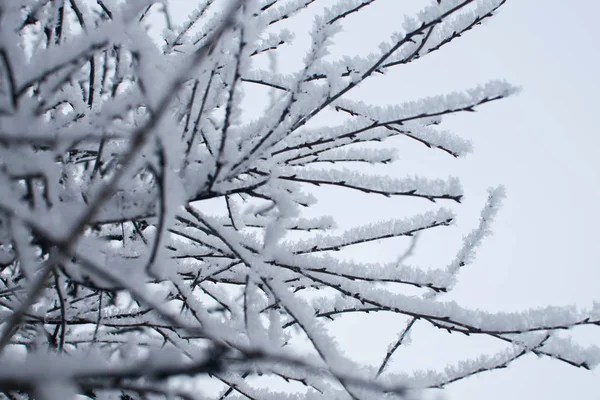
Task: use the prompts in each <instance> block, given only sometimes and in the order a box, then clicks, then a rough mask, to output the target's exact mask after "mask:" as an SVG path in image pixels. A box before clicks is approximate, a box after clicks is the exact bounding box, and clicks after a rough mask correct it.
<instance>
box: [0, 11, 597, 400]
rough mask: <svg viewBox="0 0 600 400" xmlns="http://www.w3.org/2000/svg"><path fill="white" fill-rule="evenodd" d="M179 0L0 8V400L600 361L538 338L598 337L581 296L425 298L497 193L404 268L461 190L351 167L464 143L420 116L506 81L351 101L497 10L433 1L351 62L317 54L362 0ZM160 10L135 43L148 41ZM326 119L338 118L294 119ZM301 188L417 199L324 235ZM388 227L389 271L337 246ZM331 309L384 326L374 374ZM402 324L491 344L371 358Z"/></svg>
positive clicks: (400, 392)
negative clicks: (402, 149)
mask: <svg viewBox="0 0 600 400" xmlns="http://www.w3.org/2000/svg"><path fill="white" fill-rule="evenodd" d="M195 1H196V2H197V3H198V4H197V8H195V10H194V11H193V12H192V13H191V14H190V15H189V18H188V19H187V20H186V21H185V22H183V23H182V24H176V23H174V21H171V18H169V4H168V2H167V1H162V2H153V1H151V0H135V1H117V0H10V1H8V0H7V1H3V2H1V3H0V329H1V330H0V392H1V393H2V398H6V399H25V398H37V399H67V398H72V397H73V396H74V395H75V394H79V395H80V396H83V397H85V398H94V399H113V398H120V399H138V398H184V399H245V398H248V399H259V400H267V399H288V398H289V399H296V398H303V399H304V398H306V399H361V400H364V399H382V398H390V399H392V398H405V397H406V396H412V395H413V394H415V393H419V389H424V388H439V387H444V386H446V385H448V384H450V383H452V382H455V381H458V380H461V379H463V378H467V377H470V376H472V375H475V374H479V373H482V372H485V371H491V370H495V369H499V368H504V367H506V366H507V365H508V364H510V363H511V362H512V361H514V360H516V359H518V358H520V357H522V356H524V355H527V354H535V355H537V356H541V357H549V358H554V359H556V360H557V361H556V362H562V363H567V364H570V365H572V366H574V367H583V368H588V369H589V368H592V367H593V366H595V365H596V364H597V363H598V362H599V361H600V351H599V350H598V349H597V348H595V347H592V348H587V347H582V346H580V345H578V344H576V343H575V342H574V341H572V340H570V339H569V338H568V336H565V335H564V334H560V335H559V331H560V332H564V330H565V329H568V328H570V327H574V326H581V325H600V303H599V304H598V305H596V306H594V307H593V308H592V309H589V310H578V309H574V308H565V307H547V308H542V309H533V310H529V311H526V312H515V313H496V314H494V313H487V312H484V311H481V310H478V309H477V308H476V307H473V308H465V307H462V306H459V305H458V304H456V303H453V302H449V301H447V300H444V296H443V293H444V292H448V291H450V290H452V288H453V286H454V284H455V282H456V279H457V274H458V272H459V271H460V270H461V268H463V267H466V266H468V265H469V264H471V263H473V261H474V253H475V250H476V248H477V247H478V245H479V244H480V243H481V242H482V240H483V239H484V238H485V237H486V236H488V235H489V234H490V223H491V222H492V220H493V218H494V216H495V214H496V212H497V210H498V207H499V204H500V201H501V200H502V198H503V196H504V193H503V189H502V188H495V189H491V190H490V191H489V199H488V201H487V204H485V206H484V207H483V210H482V211H481V218H480V223H479V225H478V226H475V227H474V229H473V230H472V232H471V233H470V234H469V235H467V236H466V237H464V240H463V246H462V247H461V248H457V249H456V256H455V258H454V259H452V260H448V262H447V263H446V265H445V266H443V265H442V266H440V267H439V268H438V269H435V270H426V269H422V268H419V267H417V266H412V265H411V263H410V256H411V254H412V252H413V251H419V250H420V249H419V246H418V243H416V242H415V241H414V240H413V239H411V238H414V237H416V235H417V234H420V235H435V232H438V230H440V229H444V228H443V227H445V226H448V225H450V224H453V223H454V221H455V216H454V214H453V213H452V211H451V210H449V209H448V208H447V204H449V203H460V201H461V198H462V197H463V192H462V189H461V186H460V183H459V181H458V180H457V179H455V178H451V179H427V178H424V177H419V176H405V177H403V178H397V177H396V178H392V177H390V176H388V175H384V174H379V173H376V174H375V173H370V172H365V171H366V170H365V169H364V168H363V167H362V166H364V165H370V164H388V163H390V162H391V161H393V159H394V157H395V153H394V151H392V150H393V146H387V145H385V146H384V145H382V142H383V141H385V140H386V139H388V138H392V137H400V138H403V140H406V141H416V142H419V143H421V144H423V145H424V146H427V147H428V148H430V151H431V152H443V153H447V154H446V155H447V156H448V157H461V156H463V155H465V154H466V153H468V152H469V151H470V144H469V142H468V141H466V140H463V139H461V138H460V137H458V136H456V135H454V134H453V133H450V132H447V131H444V130H442V129H440V128H439V127H438V125H440V124H441V122H442V119H443V118H444V117H445V116H447V115H449V114H454V113H461V112H466V111H474V110H475V109H477V108H478V107H481V106H484V105H485V104H486V103H491V102H494V101H496V100H499V99H503V98H505V97H507V96H509V95H511V94H513V93H514V92H515V88H514V87H512V86H510V85H509V84H507V83H505V82H501V81H494V82H489V83H486V84H482V85H481V86H478V87H474V88H470V89H466V90H465V91H464V92H461V93H450V94H440V95H439V96H435V97H428V98H421V99H415V100H414V101H412V102H409V103H403V104H391V105H389V106H387V107H380V106H374V105H370V104H365V103H363V102H361V101H357V100H356V99H352V98H351V96H350V94H351V93H352V90H353V89H354V88H356V87H357V86H358V85H360V84H361V83H362V82H363V81H365V80H368V79H369V78H371V77H373V76H381V75H384V74H385V73H386V71H388V70H390V69H401V68H403V66H404V65H405V64H408V63H413V62H418V60H419V59H420V58H422V57H425V56H427V55H428V54H430V53H432V52H434V51H436V50H438V49H440V48H441V47H443V46H446V45H447V44H448V43H451V42H453V41H454V40H455V39H459V38H460V37H461V36H462V35H463V34H467V32H468V34H471V31H472V30H473V31H476V30H477V29H479V28H478V26H479V25H480V24H481V23H482V21H484V20H486V19H488V18H490V17H492V16H493V15H494V14H495V13H496V11H498V9H500V8H501V6H502V5H503V4H504V3H505V0H436V1H432V2H431V4H430V5H428V6H427V7H425V8H424V9H423V10H422V11H421V12H420V13H418V14H417V15H415V16H414V17H412V18H407V19H406V20H405V21H404V23H403V24H402V27H401V28H402V29H401V32H399V33H397V34H395V35H393V36H392V37H391V38H387V39H386V40H385V41H383V42H382V44H381V45H380V46H379V48H377V49H373V52H372V53H371V54H369V55H366V56H361V55H349V56H347V57H343V58H341V59H333V58H332V57H331V56H330V53H329V52H328V49H329V48H330V46H331V45H332V43H334V42H333V40H334V37H335V35H336V34H337V33H338V32H340V30H341V29H342V28H344V29H356V28H358V27H354V28H353V24H352V22H353V18H355V16H356V15H357V14H360V13H361V12H362V11H363V10H365V9H367V8H368V7H369V5H370V4H371V3H374V2H375V0H342V1H338V2H333V1H316V0H246V1H242V0H232V1H225V0H221V1H218V0H195ZM155 3H156V4H155ZM320 3H325V4H320ZM323 5H325V6H327V7H329V8H325V9H324V10H322V9H319V11H318V12H317V13H316V15H317V16H316V17H315V18H314V23H313V25H312V26H311V27H309V29H310V38H311V43H310V46H309V48H308V49H305V56H304V58H303V62H302V64H301V65H298V66H297V68H296V71H295V72H294V73H291V74H284V73H281V72H278V71H277V70H276V69H272V68H270V67H269V66H268V65H269V62H268V60H269V57H272V55H273V54H277V53H278V52H279V51H280V50H281V49H283V48H285V47H286V46H290V45H291V44H292V42H293V39H294V34H293V33H292V32H290V31H289V30H287V29H286V28H285V27H286V26H287V25H286V23H287V22H289V20H290V19H292V18H294V17H295V16H297V15H300V14H302V13H305V12H309V11H310V10H313V9H314V8H315V7H318V6H319V7H320V6H323ZM153 18H154V19H153ZM159 18H162V21H166V23H164V24H165V25H166V29H165V30H164V31H163V32H162V33H161V35H162V36H161V39H160V41H156V40H155V38H154V37H153V36H152V35H153V34H152V33H150V31H149V30H148V29H147V28H148V24H149V23H150V22H152V21H156V20H157V19H159ZM162 21H161V23H163V22H162ZM265 93H268V94H266V95H265V96H267V97H268V98H269V100H268V101H269V106H268V107H267V108H266V109H265V111H264V113H262V114H261V115H252V116H251V117H248V116H244V109H245V105H246V104H248V101H252V99H250V100H249V99H248V97H247V96H255V95H256V96H258V95H260V94H265ZM244 95H246V97H244ZM486 107H488V106H486ZM326 113H332V114H333V113H336V114H337V115H340V116H343V119H342V120H341V121H342V122H340V123H339V124H337V125H336V124H333V123H332V124H325V125H324V124H317V123H315V117H317V116H322V115H324V114H326ZM378 171H380V170H378ZM315 185H317V186H328V187H332V188H335V189H336V190H338V191H339V192H340V196H345V195H346V193H349V192H353V191H357V192H361V193H365V194H369V195H371V196H369V197H375V196H381V195H383V196H386V197H392V198H403V197H410V198H413V199H421V200H422V201H423V202H425V203H427V204H430V205H431V210H429V211H426V212H424V213H421V214H416V215H404V216H403V218H400V219H392V220H389V221H383V222H374V223H372V224H369V225H366V226H362V227H359V228H353V229H349V230H345V231H342V232H340V231H339V230H336V228H335V225H334V220H333V219H332V218H331V217H329V216H320V217H315V216H312V214H310V213H309V212H308V211H309V210H311V206H312V205H313V204H315V202H316V201H317V198H315V196H314V195H313V194H312V193H311V188H312V187H314V186H315ZM398 237H405V238H406V239H405V240H406V243H407V244H409V246H408V247H407V249H405V250H403V251H402V252H401V254H398V261H397V262H395V263H391V264H383V263H375V262H372V263H362V262H357V261H349V260H347V259H343V258H341V257H338V256H337V255H336V254H338V253H336V251H338V250H343V249H346V248H348V247H351V246H355V245H359V244H362V243H367V242H374V241H381V240H385V239H390V238H398ZM404 288H407V290H404ZM350 314H352V315H356V314H364V318H365V321H368V320H369V318H370V317H371V316H372V315H374V314H390V315H392V314H394V315H398V316H401V317H402V318H404V321H405V323H404V324H403V325H402V326H399V325H397V324H391V325H390V326H389V328H390V329H392V330H393V331H394V334H395V337H396V339H395V340H394V341H393V342H391V343H390V344H389V347H388V351H387V353H382V354H381V355H380V357H379V360H380V361H379V363H378V365H358V364H357V363H356V362H355V361H353V360H352V358H351V357H350V356H349V355H348V354H347V352H345V351H344V350H343V349H342V348H341V347H340V346H339V345H338V343H337V342H336V337H335V335H336V333H335V331H334V330H332V329H331V326H330V324H331V321H334V320H338V319H341V318H344V317H345V316H346V315H350ZM417 325H424V326H430V327H431V328H432V329H440V330H444V331H448V332H450V333H459V334H464V335H470V336H471V337H476V336H486V337H489V338H493V339H495V340H497V341H498V342H500V343H503V344H505V345H506V346H505V347H504V349H503V350H502V351H500V352H498V353H495V354H490V355H488V356H482V357H479V358H476V359H465V360H463V361H462V362H461V363H459V364H457V365H449V366H446V365H441V366H440V368H439V370H437V371H413V372H410V373H407V372H398V371H396V370H394V368H391V367H390V360H392V359H393V358H394V355H395V353H396V352H397V351H398V349H401V348H403V346H404V344H405V341H406V340H407V337H408V335H409V333H410V332H411V331H412V330H414V327H415V326H417ZM357 346H360V343H357ZM403 362H404V363H409V364H410V360H404V361H403ZM83 397H80V398H83Z"/></svg>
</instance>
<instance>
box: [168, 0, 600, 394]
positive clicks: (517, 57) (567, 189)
mask: <svg viewBox="0 0 600 400" xmlns="http://www.w3.org/2000/svg"><path fill="white" fill-rule="evenodd" d="M193 3H194V2H193V0H179V1H174V2H172V4H173V6H172V10H173V11H174V17H175V18H174V19H177V18H181V16H182V15H185V14H186V13H187V11H188V10H189V9H190V7H193ZM333 3H334V1H333V0H323V1H322V4H324V5H325V4H333ZM424 3H425V2H424V1H422V0H412V1H410V2H408V1H401V0H378V1H377V2H376V3H375V4H374V5H372V6H369V7H368V8H367V9H366V10H365V11H364V12H363V13H362V14H363V15H362V16H361V17H359V18H354V19H352V20H350V21H348V22H349V23H348V24H347V26H348V28H347V31H346V32H345V33H343V34H342V35H340V43H339V46H338V47H337V48H336V49H335V54H338V52H339V54H340V55H341V54H347V55H351V54H353V53H355V52H356V53H361V54H365V53H367V52H369V51H371V50H376V48H375V47H373V45H375V44H377V43H378V42H379V41H380V40H385V39H387V34H388V33H391V32H393V31H395V30H399V29H400V25H401V22H402V15H403V14H404V13H405V12H414V11H416V10H418V9H419V8H420V6H421V5H422V4H424ZM598 15H600V2H597V1H595V0H579V1H564V0H562V1H561V0H544V1H540V0H509V1H508V2H507V4H506V5H505V6H503V7H502V10H501V12H500V13H499V15H497V16H496V17H495V18H493V19H492V20H490V21H489V22H488V23H487V24H486V25H485V26H483V27H478V28H477V29H475V30H474V31H472V32H470V33H468V34H467V35H465V37H463V38H462V39H461V40H458V41H456V42H454V43H452V44H450V45H448V46H446V47H445V48H444V49H442V50H441V51H438V52H436V53H434V54H432V55H430V56H428V57H426V58H424V59H422V60H419V61H417V62H415V63H413V64H411V65H408V66H402V67H399V68H397V69H395V70H394V71H393V72H390V73H389V74H387V75H386V76H385V77H378V78H376V79H374V80H373V81H372V82H371V83H369V84H366V85H364V86H362V87H360V88H359V89H358V90H357V91H356V93H354V94H353V97H356V96H358V97H360V98H362V99H363V100H365V101H368V102H373V103H377V104H394V103H398V102H401V101H403V100H409V99H413V98H419V97H423V96H427V95H434V94H443V93H445V92H447V91H451V90H456V89H468V88H470V87H471V86H474V85H476V84H478V83H484V82H485V81H486V80H490V79H496V78H503V79H507V80H508V81H509V82H510V83H513V84H516V85H520V86H522V88H523V91H522V92H521V93H520V94H519V95H517V96H515V97H511V98H509V99H506V100H503V101H500V102H495V103H493V104H490V105H486V106H483V107H482V108H480V109H479V110H478V112H477V113H469V114H464V115H461V116H458V117H450V118H446V119H445V122H444V124H443V126H444V128H448V129H451V130H454V131H455V132H457V133H459V134H461V135H463V136H464V137H466V138H470V139H472V140H473V143H474V146H475V152H474V154H472V155H470V156H468V157H467V158H466V159H462V160H455V159H453V158H452V157H449V156H448V155H446V154H443V153H442V154H438V153H436V152H434V151H431V150H427V149H425V148H424V147H423V146H422V145H421V146H420V147H419V145H415V144H412V143H410V144H407V143H406V141H403V142H394V143H397V144H398V145H402V146H405V147H403V150H407V151H403V152H401V157H402V158H401V160H400V161H399V162H397V163H396V164H393V165H392V167H390V168H389V169H388V171H389V172H390V173H391V174H394V173H398V172H402V171H406V170H410V171H415V172H418V171H421V172H423V173H425V174H427V175H441V176H442V177H445V176H447V175H448V174H453V175H454V174H456V175H458V176H460V177H461V180H462V182H463V185H464V186H465V192H466V200H465V202H464V204H463V205H462V206H460V207H458V208H456V210H457V212H458V213H459V220H458V225H457V227H455V228H450V229H449V230H448V231H447V234H445V235H442V236H440V237H437V238H433V239H430V240H429V241H422V242H420V248H419V249H418V252H420V253H419V254H420V256H419V257H418V258H417V260H418V261H420V262H422V263H424V264H425V265H429V266H431V267H442V266H444V265H445V264H447V262H448V261H449V258H450V257H452V255H453V254H454V253H455V251H456V249H457V247H458V245H459V243H460V239H461V235H462V234H464V233H466V232H468V231H469V230H470V229H471V228H472V227H473V226H474V224H476V222H477V218H478V214H479V209H480V207H481V206H482V205H483V202H484V200H485V197H486V192H485V189H486V188H487V187H488V186H492V185H497V184H504V185H505V186H506V188H507V191H508V199H507V200H506V201H505V204H504V207H503V209H502V211H501V213H500V215H499V217H498V221H497V223H496V224H495V226H494V232H495V235H494V237H492V238H491V239H488V240H487V241H486V244H485V247H484V248H483V249H481V250H480V251H479V253H478V261H477V263H476V265H474V266H471V267H469V268H468V269H465V270H464V271H463V272H462V273H461V275H460V281H459V284H458V285H457V287H456V289H455V292H454V293H453V294H451V295H449V296H447V297H446V298H448V299H453V300H457V301H459V302H460V303H462V304H466V305H467V304H468V305H471V306H474V307H479V308H482V309H487V310H503V311H514V310H522V309H525V308H528V307H534V306H542V305H549V304H553V305H569V304H577V305H580V306H586V305H589V304H590V303H591V301H593V300H594V299H595V300H600V290H599V289H600V241H599V239H600V234H599V233H598V227H600V207H599V205H600V179H598V178H596V175H597V174H598V173H600V158H599V157H598V156H597V152H598V149H599V148H600V138H599V135H598V127H597V125H596V124H595V122H596V121H595V119H596V118H597V113H598V110H597V107H598V105H600V102H599V101H598V95H599V94H600V78H599V77H598V75H597V74H598V71H600V45H599V44H598V39H600V27H599V24H598V22H597V16H598ZM352 24H356V25H355V29H354V30H351V25H352ZM310 26H311V20H310V18H309V17H308V16H306V17H301V18H298V20H297V21H296V22H295V24H294V25H293V30H295V31H296V32H297V33H298V35H299V36H300V37H299V38H298V43H299V44H300V45H301V44H302V43H303V42H302V40H304V39H303V38H302V33H306V32H308V30H309V29H310ZM296 51H298V50H296ZM303 54H304V50H300V53H296V55H297V56H298V57H301V56H303ZM290 57H291V56H290ZM292 60H293V58H286V59H280V60H279V61H280V65H281V68H286V65H287V66H289V65H293V61H292ZM286 63H288V64H286ZM321 122H327V121H326V120H325V121H323V120H321ZM322 193H325V194H327V195H328V196H326V197H325V198H323V199H322V203H323V205H322V208H320V210H334V209H335V210H336V212H335V215H336V217H339V218H340V220H341V222H342V224H344V223H348V224H353V225H354V224H356V223H359V222H370V221H372V220H373V219H377V220H379V219H385V218H391V217H401V216H403V215H405V213H406V210H409V211H412V210H413V209H414V206H413V205H412V204H411V205H407V204H406V203H401V202H395V201H391V202H390V201H389V200H383V199H378V198H373V197H372V196H369V197H360V198H357V199H355V200H354V201H348V199H347V198H346V197H344V207H340V205H341V202H340V197H339V195H340V194H343V195H344V196H345V195H346V193H340V192H339V191H331V192H322ZM365 200H367V201H372V203H369V204H368V205H367V206H365V203H364V202H363V201H365ZM361 202H363V203H361ZM359 204H362V206H360V207H359ZM356 210H360V214H357V212H356ZM435 234H437V233H435ZM396 244H397V243H396ZM357 251H359V252H362V254H361V255H362V256H366V257H372V256H373V255H375V254H376V257H381V258H388V259H389V258H391V259H393V258H394V257H395V256H396V253H397V247H396V246H395V244H381V245H378V246H376V247H375V248H370V249H366V248H363V249H361V250H357ZM364 322H365V321H364V320H360V319H354V320H349V321H347V322H344V323H341V324H340V341H341V343H342V344H343V345H346V346H349V347H350V346H354V347H353V350H354V351H355V352H356V357H357V358H358V359H361V360H363V359H364V360H365V361H369V360H370V361H374V362H375V361H380V360H381V358H382V357H383V355H384V354H385V348H386V347H387V345H388V343H389V342H388V341H390V340H392V338H393V337H394V332H393V326H392V324H394V323H395V322H396V321H393V320H390V319H389V317H387V319H385V318H384V319H382V318H379V319H378V320H377V319H376V320H375V322H373V323H369V324H368V325H366V324H365V323H364ZM382 331H387V335H386V334H385V333H382ZM349 332H351V333H352V334H350V333H349ZM420 332H421V331H415V332H414V335H413V341H414V345H413V346H412V347H411V348H410V349H408V350H407V351H406V352H402V353H398V354H399V355H398V356H396V358H401V359H402V360H400V361H399V360H395V363H396V364H397V365H399V364H404V366H405V367H406V365H413V366H427V365H430V366H432V367H433V366H438V367H442V368H443V363H444V361H445V360H448V361H449V360H453V359H457V358H456V357H459V356H460V355H463V354H477V352H478V351H485V350H489V351H490V352H491V351H493V350H494V349H496V348H497V347H496V346H495V345H492V344H491V342H489V341H487V340H484V339H472V338H469V340H466V341H465V340H458V341H456V340H448V338H446V336H448V335H447V334H439V333H436V334H431V333H427V332H426V333H424V335H429V336H424V337H425V338H426V342H425V343H423V341H422V340H419V335H418V333H420ZM357 337H358V338H361V339H360V342H359V343H361V348H359V349H357V348H356V338H357ZM577 337H578V338H579V339H580V340H581V341H582V342H583V343H596V344H600V340H598V337H599V335H598V331H597V330H596V331H595V332H594V330H587V331H584V330H581V332H579V331H578V332H577ZM384 339H385V341H383V340H384ZM421 339H422V338H421ZM450 339H454V338H453V337H452V338H450ZM459 358H460V357H459ZM440 363H441V364H440ZM599 393H600V372H599V371H595V372H590V371H585V370H578V369H575V368H573V367H569V366H566V365H563V364H561V363H560V362H557V361H552V360H547V359H536V358H535V356H528V357H526V358H525V359H523V360H522V361H518V362H516V363H514V364H513V365H511V367H510V368H508V369H507V370H504V371H495V372H492V373H487V374H482V375H480V376H478V377H475V378H470V379H468V380H466V381H463V382H460V383H456V384H454V385H451V386H450V387H449V389H448V390H447V391H446V395H447V398H449V399H450V400H455V399H481V398H485V399H486V400H499V399H509V398H510V399H548V400H554V399H557V400H558V399H565V398H577V399H582V400H586V399H597V398H599V396H600V395H599Z"/></svg>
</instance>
